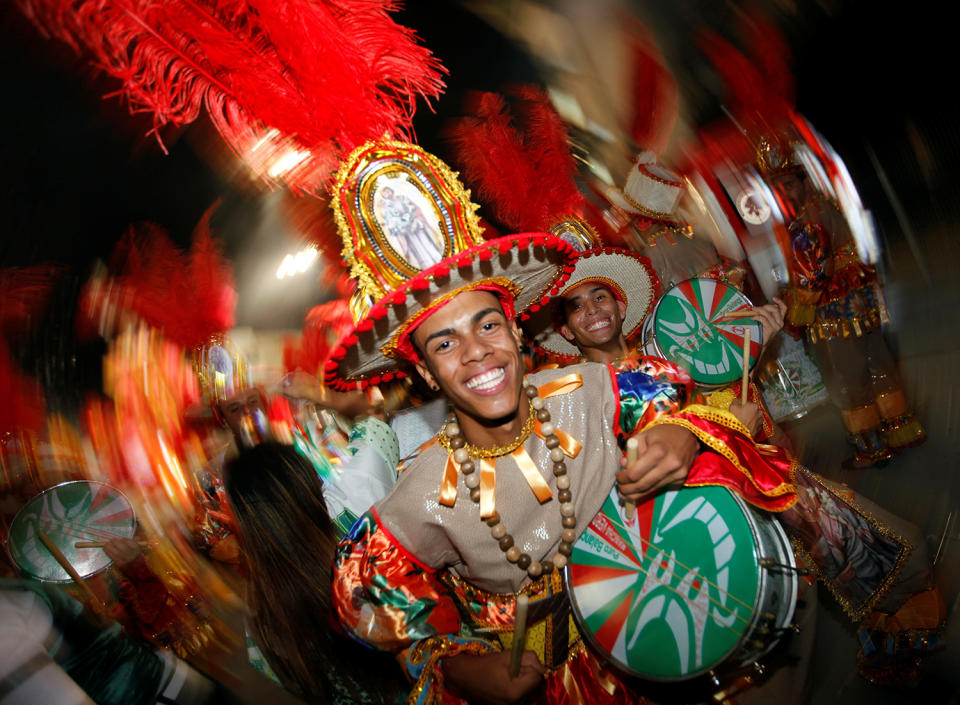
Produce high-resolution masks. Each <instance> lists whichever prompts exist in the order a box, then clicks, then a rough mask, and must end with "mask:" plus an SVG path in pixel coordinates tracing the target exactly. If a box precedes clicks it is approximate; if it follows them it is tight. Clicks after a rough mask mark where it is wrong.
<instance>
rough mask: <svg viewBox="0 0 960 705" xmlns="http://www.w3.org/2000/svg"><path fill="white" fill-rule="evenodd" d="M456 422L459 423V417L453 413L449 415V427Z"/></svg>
mask: <svg viewBox="0 0 960 705" xmlns="http://www.w3.org/2000/svg"><path fill="white" fill-rule="evenodd" d="M456 422H457V415H456V414H455V413H453V412H452V411H451V412H450V413H449V414H447V425H448V426H449V425H450V424H452V423H456Z"/></svg>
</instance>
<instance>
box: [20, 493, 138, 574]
mask: <svg viewBox="0 0 960 705" xmlns="http://www.w3.org/2000/svg"><path fill="white" fill-rule="evenodd" d="M80 483H83V484H85V485H103V486H104V487H109V488H110V489H111V490H113V491H114V492H116V493H117V494H118V495H120V496H121V497H123V500H124V501H125V502H126V503H127V504H128V505H129V507H130V511H131V512H132V513H133V533H132V535H131V537H130V538H132V537H133V536H135V535H136V532H137V527H138V526H139V525H140V522H139V521H138V520H137V512H136V510H135V509H134V507H133V502H131V501H130V498H129V497H127V495H126V493H124V492H123V491H122V490H120V489H119V488H118V487H115V486H114V485H111V484H109V483H107V482H102V481H100V480H65V481H64V482H59V483H57V484H56V485H51V486H50V487H48V488H47V489H45V490H41V491H40V492H37V494H35V495H33V496H32V497H31V498H30V499H28V500H27V501H26V502H25V503H24V505H23V506H22V507H20V509H18V510H17V513H16V514H14V515H13V519H12V520H11V521H10V530H8V531H7V541H6V546H4V548H5V549H6V551H7V557H8V558H9V559H10V563H11V564H12V565H13V566H15V567H16V568H17V569H18V570H19V571H20V572H21V573H22V574H23V575H24V576H26V577H28V578H29V579H30V580H36V581H37V582H40V583H52V584H55V585H68V584H70V583H72V582H73V578H70V577H68V578H67V579H66V580H55V579H53V578H40V577H37V576H36V575H34V574H33V573H31V572H29V571H26V570H24V568H23V566H21V565H20V563H18V562H17V560H16V559H15V558H14V556H13V551H12V550H11V548H10V538H11V536H10V534H11V531H12V530H13V527H14V526H15V525H16V523H17V519H19V518H20V514H21V513H22V512H23V511H24V510H25V509H26V508H27V507H28V506H29V505H30V503H31V502H33V501H34V500H35V499H38V498H40V497H42V496H43V495H45V494H47V493H48V492H53V491H54V490H56V489H58V488H60V487H63V486H65V485H76V484H80ZM118 538H123V537H118ZM51 558H52V556H51ZM112 565H113V561H112V560H110V561H108V562H107V564H106V565H105V566H103V568H98V569H97V570H95V571H93V572H92V573H87V574H86V575H81V576H80V577H81V578H83V579H87V578H92V577H93V576H95V575H99V574H100V573H102V572H103V571H105V570H107V569H108V568H110V566H112Z"/></svg>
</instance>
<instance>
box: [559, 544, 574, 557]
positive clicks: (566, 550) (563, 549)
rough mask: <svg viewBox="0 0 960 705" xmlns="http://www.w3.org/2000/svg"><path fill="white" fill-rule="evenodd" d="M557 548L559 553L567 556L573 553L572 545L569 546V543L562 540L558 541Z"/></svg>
mask: <svg viewBox="0 0 960 705" xmlns="http://www.w3.org/2000/svg"><path fill="white" fill-rule="evenodd" d="M557 550H558V551H559V552H560V553H562V554H563V555H564V556H569V555H570V554H571V553H573V546H571V545H570V544H568V543H564V542H563V541H561V542H560V545H559V546H557Z"/></svg>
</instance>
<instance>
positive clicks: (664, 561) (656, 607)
mask: <svg viewBox="0 0 960 705" xmlns="http://www.w3.org/2000/svg"><path fill="white" fill-rule="evenodd" d="M751 511H752V510H750V509H748V508H747V507H746V505H744V504H743V503H742V502H741V500H740V499H739V498H737V497H735V496H734V495H733V494H731V493H730V492H728V491H727V490H726V489H723V488H719V487H700V488H685V489H683V490H680V491H670V492H665V493H663V494H661V495H659V496H658V497H656V498H655V499H654V500H653V501H650V502H647V503H645V504H644V505H642V506H640V507H637V513H636V516H635V517H634V519H633V521H632V522H628V521H627V520H626V518H625V516H624V513H623V509H622V508H621V507H620V505H619V502H618V500H617V495H616V489H614V491H612V492H611V494H610V496H609V497H608V498H607V500H606V501H605V503H604V505H603V508H602V509H601V511H600V513H599V514H598V515H597V516H596V518H595V519H594V520H593V522H591V524H590V526H589V527H588V528H587V529H586V530H585V531H584V532H583V534H582V535H581V536H580V538H579V539H578V540H577V542H576V544H575V545H574V547H573V554H572V556H571V559H570V563H569V565H568V567H567V569H566V578H567V582H568V588H569V594H570V601H571V604H572V605H573V609H574V613H575V614H576V616H577V620H578V622H579V624H580V626H581V628H582V630H583V632H584V634H585V636H586V638H587V639H588V640H589V641H590V642H591V643H592V644H593V646H594V647H595V648H597V649H598V650H599V651H600V652H601V653H602V654H604V655H605V656H607V657H608V658H609V659H610V660H611V661H612V662H613V663H615V664H616V665H617V666H618V667H620V668H621V669H622V670H624V671H626V672H627V673H629V674H631V675H635V676H639V677H642V678H646V679H650V680H661V681H673V680H684V679H688V678H692V677H695V676H697V675H700V674H702V673H706V672H707V671H709V670H711V669H713V668H715V667H717V666H718V665H720V664H722V663H723V662H725V661H728V660H729V661H733V662H736V664H737V665H740V663H742V662H743V661H745V660H749V659H750V658H751V657H754V656H757V655H759V654H761V653H763V652H764V651H766V650H767V648H769V646H772V644H773V643H774V642H775V638H772V639H770V640H769V641H767V642H765V643H764V646H763V647H762V648H758V647H756V646H755V645H754V644H753V643H752V642H753V641H754V639H753V638H751V634H752V632H753V631H754V630H755V629H756V628H757V626H758V625H762V626H763V627H764V628H765V629H766V630H767V631H768V633H771V634H776V633H777V630H778V629H781V628H783V627H785V626H786V625H787V624H788V623H789V620H790V619H791V617H792V615H793V607H794V605H795V603H796V595H797V578H796V573H795V571H793V570H785V571H776V572H775V573H771V572H770V571H767V570H766V569H764V568H761V567H760V559H761V557H772V559H773V560H774V561H775V562H776V563H778V564H782V565H789V564H790V563H791V562H792V560H793V555H792V552H791V550H790V545H789V541H788V540H787V539H786V536H785V535H784V534H783V531H782V529H780V527H779V525H778V524H777V523H776V522H775V521H774V520H772V519H771V520H769V521H760V522H758V521H756V520H755V519H756V517H753V516H751V515H750V512H751ZM758 514H759V513H758ZM773 527H775V528H773ZM778 531H779V534H778V535H774V534H776V532H778ZM770 532H773V533H772V534H771V535H767V534H769V533H770ZM771 554H773V555H772V556H771ZM794 565H795V564H794Z"/></svg>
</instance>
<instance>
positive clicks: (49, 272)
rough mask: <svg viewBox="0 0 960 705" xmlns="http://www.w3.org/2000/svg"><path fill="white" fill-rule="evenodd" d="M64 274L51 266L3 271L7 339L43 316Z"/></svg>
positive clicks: (0, 316) (1, 312)
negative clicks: (32, 320) (54, 289)
mask: <svg viewBox="0 0 960 705" xmlns="http://www.w3.org/2000/svg"><path fill="white" fill-rule="evenodd" d="M62 273H63V267H61V266H60V265H56V264H49V263H45V264H37V265H34V266H32V267H12V268H10V269H5V270H3V271H0V331H2V332H3V334H4V335H5V336H7V337H11V338H12V337H13V336H15V335H16V334H18V333H21V332H22V331H23V330H24V328H25V327H26V326H28V325H29V323H30V321H31V319H36V318H39V317H40V316H42V315H43V312H44V310H45V309H46V306H47V303H48V302H49V300H50V294H51V292H52V291H53V286H54V284H55V283H56V281H57V279H58V278H59V277H60V275H61V274H62ZM0 398H2V397H0Z"/></svg>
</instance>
